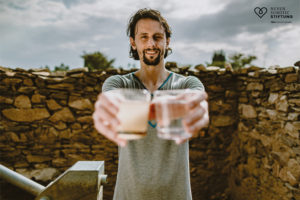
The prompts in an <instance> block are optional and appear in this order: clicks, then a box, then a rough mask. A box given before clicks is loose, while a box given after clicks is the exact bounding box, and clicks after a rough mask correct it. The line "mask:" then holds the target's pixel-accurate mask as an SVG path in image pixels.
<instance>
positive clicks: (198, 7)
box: [0, 0, 300, 67]
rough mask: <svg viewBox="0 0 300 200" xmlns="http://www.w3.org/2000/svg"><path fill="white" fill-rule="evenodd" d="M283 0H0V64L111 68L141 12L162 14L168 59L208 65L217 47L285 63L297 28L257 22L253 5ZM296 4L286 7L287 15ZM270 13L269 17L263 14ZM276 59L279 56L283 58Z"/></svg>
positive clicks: (124, 56) (121, 61) (123, 58)
mask: <svg viewBox="0 0 300 200" xmlns="http://www.w3.org/2000/svg"><path fill="white" fill-rule="evenodd" d="M280 2H282V1H281V0H266V1H264V2H263V3H262V2H261V1H260V0H254V1H247V0H239V1H237V0H228V1H226V2H225V1H221V0H211V1H209V0H202V1H198V0H186V1H181V0H165V1H161V0H152V1H146V0H126V1H125V0H124V1H118V2H117V1H111V0H26V1H23V0H10V1H5V2H4V1H1V0H0V28H1V38H0V43H1V46H0V60H1V62H2V63H0V65H6V66H10V67H15V66H24V67H27V66H30V67H33V66H35V67H37V66H41V65H46V64H48V65H57V64H60V63H61V62H64V63H65V64H68V65H70V66H71V67H72V66H74V67H75V66H76V67H78V66H82V63H83V62H82V59H81V58H80V55H82V52H83V51H86V52H93V51H101V52H103V53H105V54H106V55H107V56H108V57H109V58H116V65H117V66H120V65H122V66H126V65H127V64H128V63H133V62H134V61H133V60H131V59H129V58H128V49H129V42H128V38H127V36H126V25H127V22H128V19H129V18H130V16H131V15H132V14H133V13H134V12H135V11H136V10H137V9H139V8H143V7H151V8H154V9H158V10H160V11H161V13H162V15H163V16H165V17H166V18H167V20H168V22H169V23H170V25H171V27H172V30H173V35H172V38H171V47H172V48H173V52H174V53H173V54H172V55H171V56H169V57H168V60H173V61H176V62H178V63H183V64H185V63H186V64H193V65H195V64H199V63H204V62H205V61H210V60H211V57H212V54H213V51H215V50H220V49H223V50H225V52H226V53H227V54H228V55H229V54H231V53H234V52H242V53H245V54H255V55H257V56H258V57H259V59H258V60H257V61H256V62H257V63H258V64H259V65H263V64H264V63H265V64H266V65H267V64H269V63H274V62H275V61H276V62H277V63H279V64H281V65H290V64H291V63H293V62H294V60H295V59H297V53H295V52H297V51H298V52H299V42H298V41H299V40H297V35H299V27H300V22H299V18H297V16H299V15H295V19H293V23H292V24H271V23H270V21H269V20H268V19H267V17H266V18H265V17H264V18H262V19H260V18H258V17H257V16H256V15H255V14H254V12H253V9H254V8H255V7H256V6H259V7H261V6H267V7H270V6H278V5H279V3H280ZM297 5H300V2H299V1H298V0H289V1H285V2H284V6H286V7H287V9H289V10H290V11H291V12H293V13H294V12H295V11H299V7H298V10H297ZM267 15H268V14H267ZM281 55H285V56H284V58H282V57H281Z"/></svg>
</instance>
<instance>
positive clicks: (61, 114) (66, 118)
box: [49, 107, 75, 122]
mask: <svg viewBox="0 0 300 200" xmlns="http://www.w3.org/2000/svg"><path fill="white" fill-rule="evenodd" d="M49 120H50V121H51V122H58V121H63V122H74V121H75V118H74V116H73V114H72V112H71V111H70V109H69V108H66V107H65V108H63V109H62V110H59V111H57V112H55V113H54V114H53V115H52V116H51V117H50V118H49Z"/></svg>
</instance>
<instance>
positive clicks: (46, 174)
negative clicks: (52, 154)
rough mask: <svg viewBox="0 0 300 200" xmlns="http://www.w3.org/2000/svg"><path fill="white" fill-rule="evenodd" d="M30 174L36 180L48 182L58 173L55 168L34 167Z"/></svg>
mask: <svg viewBox="0 0 300 200" xmlns="http://www.w3.org/2000/svg"><path fill="white" fill-rule="evenodd" d="M30 174H31V177H33V178H34V179H35V180H36V181H42V182H50V181H53V179H54V178H55V177H56V176H57V175H58V174H59V171H58V170H57V169H55V168H44V169H35V170H33V171H32V172H31V173H30Z"/></svg>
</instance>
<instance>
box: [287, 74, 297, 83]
mask: <svg viewBox="0 0 300 200" xmlns="http://www.w3.org/2000/svg"><path fill="white" fill-rule="evenodd" d="M297 81H298V74H296V73H294V74H287V75H286V76H285V79H284V82H286V83H294V82H297Z"/></svg>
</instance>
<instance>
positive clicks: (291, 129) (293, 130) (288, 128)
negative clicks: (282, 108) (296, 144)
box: [284, 122, 299, 139]
mask: <svg viewBox="0 0 300 200" xmlns="http://www.w3.org/2000/svg"><path fill="white" fill-rule="evenodd" d="M284 129H285V130H286V132H287V133H288V134H289V135H290V136H291V137H293V138H295V139H299V132H298V129H297V127H295V126H294V125H293V124H292V123H290V122H288V123H286V125H285V127H284Z"/></svg>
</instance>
